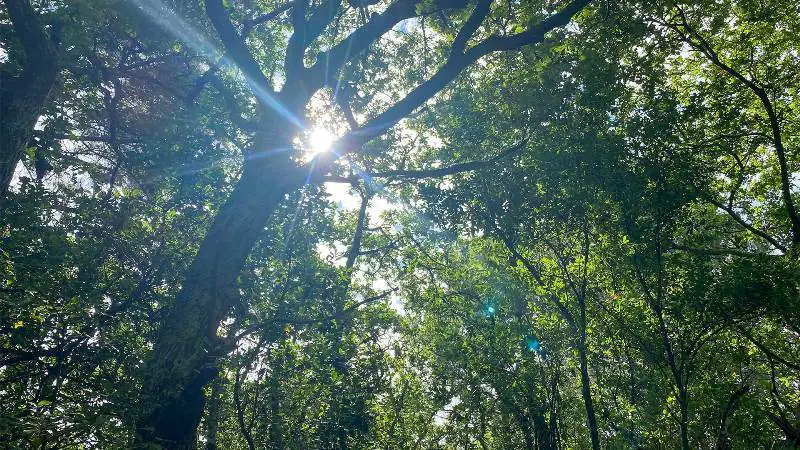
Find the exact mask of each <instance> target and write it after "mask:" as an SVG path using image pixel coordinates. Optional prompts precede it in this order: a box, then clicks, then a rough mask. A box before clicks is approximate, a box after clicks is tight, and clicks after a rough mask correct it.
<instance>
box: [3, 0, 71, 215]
mask: <svg viewBox="0 0 800 450" xmlns="http://www.w3.org/2000/svg"><path fill="white" fill-rule="evenodd" d="M4 3H5V5H6V9H7V11H8V15H9V18H10V19H11V23H12V24H13V25H14V31H15V32H16V34H17V37H18V38H19V40H20V42H21V44H22V48H23V50H24V52H25V59H24V61H23V64H22V73H21V74H20V75H19V76H16V77H13V76H11V75H10V74H7V73H0V210H1V209H2V207H3V203H4V201H5V198H6V195H7V194H8V188H9V185H10V184H11V179H12V178H13V177H14V170H15V169H16V167H17V164H18V163H19V161H20V159H22V155H23V154H24V152H25V147H26V146H27V145H28V142H29V141H30V139H31V136H32V135H33V128H34V126H35V125H36V121H37V120H39V116H41V115H42V112H43V111H44V107H45V105H46V104H47V100H48V99H49V98H50V95H51V93H52V91H53V88H54V86H55V85H56V80H57V78H58V64H57V62H56V57H57V48H56V44H55V42H54V41H53V40H52V39H50V38H48V37H47V35H46V34H45V32H44V30H43V29H42V26H41V24H40V23H39V18H38V16H37V14H36V12H35V11H34V10H33V8H32V7H31V4H30V1H29V0H4Z"/></svg>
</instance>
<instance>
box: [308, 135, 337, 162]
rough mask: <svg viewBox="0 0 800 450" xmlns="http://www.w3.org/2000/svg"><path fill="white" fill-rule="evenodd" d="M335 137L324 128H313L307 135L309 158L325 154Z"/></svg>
mask: <svg viewBox="0 0 800 450" xmlns="http://www.w3.org/2000/svg"><path fill="white" fill-rule="evenodd" d="M334 140H336V136H335V135H334V134H333V133H331V132H330V131H328V130H326V129H325V128H314V129H313V130H311V133H309V135H308V144H309V151H310V153H311V155H310V156H312V157H313V156H316V155H319V154H320V153H324V152H327V151H328V150H330V148H331V146H332V145H333V141H334Z"/></svg>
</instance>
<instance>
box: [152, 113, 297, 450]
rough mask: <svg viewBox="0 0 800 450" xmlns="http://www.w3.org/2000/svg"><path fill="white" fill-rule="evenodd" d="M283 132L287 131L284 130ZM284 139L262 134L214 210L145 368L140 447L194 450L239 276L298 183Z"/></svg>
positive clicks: (279, 135)
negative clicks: (222, 324) (221, 326)
mask: <svg viewBox="0 0 800 450" xmlns="http://www.w3.org/2000/svg"><path fill="white" fill-rule="evenodd" d="M285 128H286V127H285ZM289 136H290V135H289V133H288V132H286V131H270V130H267V129H265V130H263V131H261V132H260V133H259V134H258V135H257V136H256V139H255V144H254V146H253V148H255V149H267V150H262V152H259V153H256V152H253V153H251V154H250V155H248V157H247V162H246V163H245V165H244V170H243V172H242V175H241V177H240V179H239V182H238V183H237V184H236V187H235V188H234V191H233V193H231V195H230V197H229V198H228V200H227V201H226V202H225V204H223V206H222V207H221V208H220V209H219V211H218V213H217V215H216V217H215V218H214V221H213V223H212V224H211V227H210V229H209V230H208V232H207V234H206V237H205V238H204V239H203V241H202V243H201V244H200V249H199V250H198V253H197V256H196V257H195V260H194V262H193V264H192V266H191V268H190V269H189V273H188V274H187V276H186V278H185V280H184V284H183V288H182V290H181V293H180V294H179V296H178V298H177V300H176V304H175V305H174V307H173V308H172V309H171V310H170V311H169V313H168V314H167V318H166V320H165V322H164V323H163V324H162V325H161V330H160V332H159V334H158V336H157V337H156V339H155V343H154V348H153V352H152V354H151V356H150V358H149V360H148V362H147V364H146V372H145V375H144V376H145V383H144V386H145V387H146V391H145V392H144V393H143V399H142V401H143V405H142V406H143V409H144V410H145V411H148V413H147V414H145V415H144V416H143V418H142V419H140V421H139V424H138V425H137V429H138V433H137V434H138V435H137V439H138V440H139V441H140V442H147V443H159V444H161V445H164V446H167V447H169V448H193V446H194V439H195V438H194V435H195V430H196V428H197V425H198V424H199V422H200V418H201V416H202V412H203V408H204V403H205V399H204V397H203V393H202V387H203V386H204V385H205V384H206V383H207V382H209V381H210V380H211V379H212V378H213V377H214V376H215V375H216V367H215V366H216V360H217V358H218V357H219V356H222V355H223V354H224V353H225V350H223V349H221V348H220V344H221V341H220V339H219V338H218V337H217V328H218V326H219V323H220V322H221V321H222V320H223V319H224V318H225V316H226V315H227V314H228V312H229V310H230V308H231V307H232V306H233V304H234V302H235V301H236V300H237V299H238V294H237V291H236V280H237V278H238V276H239V272H240V270H241V268H242V266H243V265H244V263H245V260H246V259H247V256H248V255H249V253H250V250H251V249H252V248H253V246H254V245H255V244H256V241H257V240H258V238H259V236H260V235H261V233H262V231H263V229H264V226H265V225H266V224H267V221H268V220H269V218H270V217H271V216H272V215H273V214H274V212H275V210H276V209H277V207H278V205H279V203H280V202H281V200H282V199H283V197H284V195H285V194H286V193H287V192H289V191H291V190H293V189H296V188H298V187H299V186H300V185H302V180H303V177H302V175H301V174H299V173H298V171H297V169H296V166H295V164H294V162H293V161H292V160H291V159H290V158H289V154H288V152H287V151H285V149H287V148H289V147H290V141H289Z"/></svg>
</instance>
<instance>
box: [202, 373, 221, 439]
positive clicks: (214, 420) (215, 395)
mask: <svg viewBox="0 0 800 450" xmlns="http://www.w3.org/2000/svg"><path fill="white" fill-rule="evenodd" d="M224 391H225V385H224V380H223V377H222V375H220V376H217V378H216V379H215V380H214V383H212V385H211V398H210V399H209V402H208V412H207V414H206V450H217V430H218V429H219V419H220V410H221V409H222V408H221V407H222V394H223V392H224Z"/></svg>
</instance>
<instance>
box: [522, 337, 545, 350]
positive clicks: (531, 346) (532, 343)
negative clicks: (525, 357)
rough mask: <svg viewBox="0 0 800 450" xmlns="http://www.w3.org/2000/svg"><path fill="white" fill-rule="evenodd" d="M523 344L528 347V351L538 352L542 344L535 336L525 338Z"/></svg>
mask: <svg viewBox="0 0 800 450" xmlns="http://www.w3.org/2000/svg"><path fill="white" fill-rule="evenodd" d="M525 346H526V347H527V348H528V351H529V352H538V351H539V350H540V349H541V348H542V345H541V344H540V343H539V340H538V339H536V338H535V337H529V338H527V339H526V340H525Z"/></svg>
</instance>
